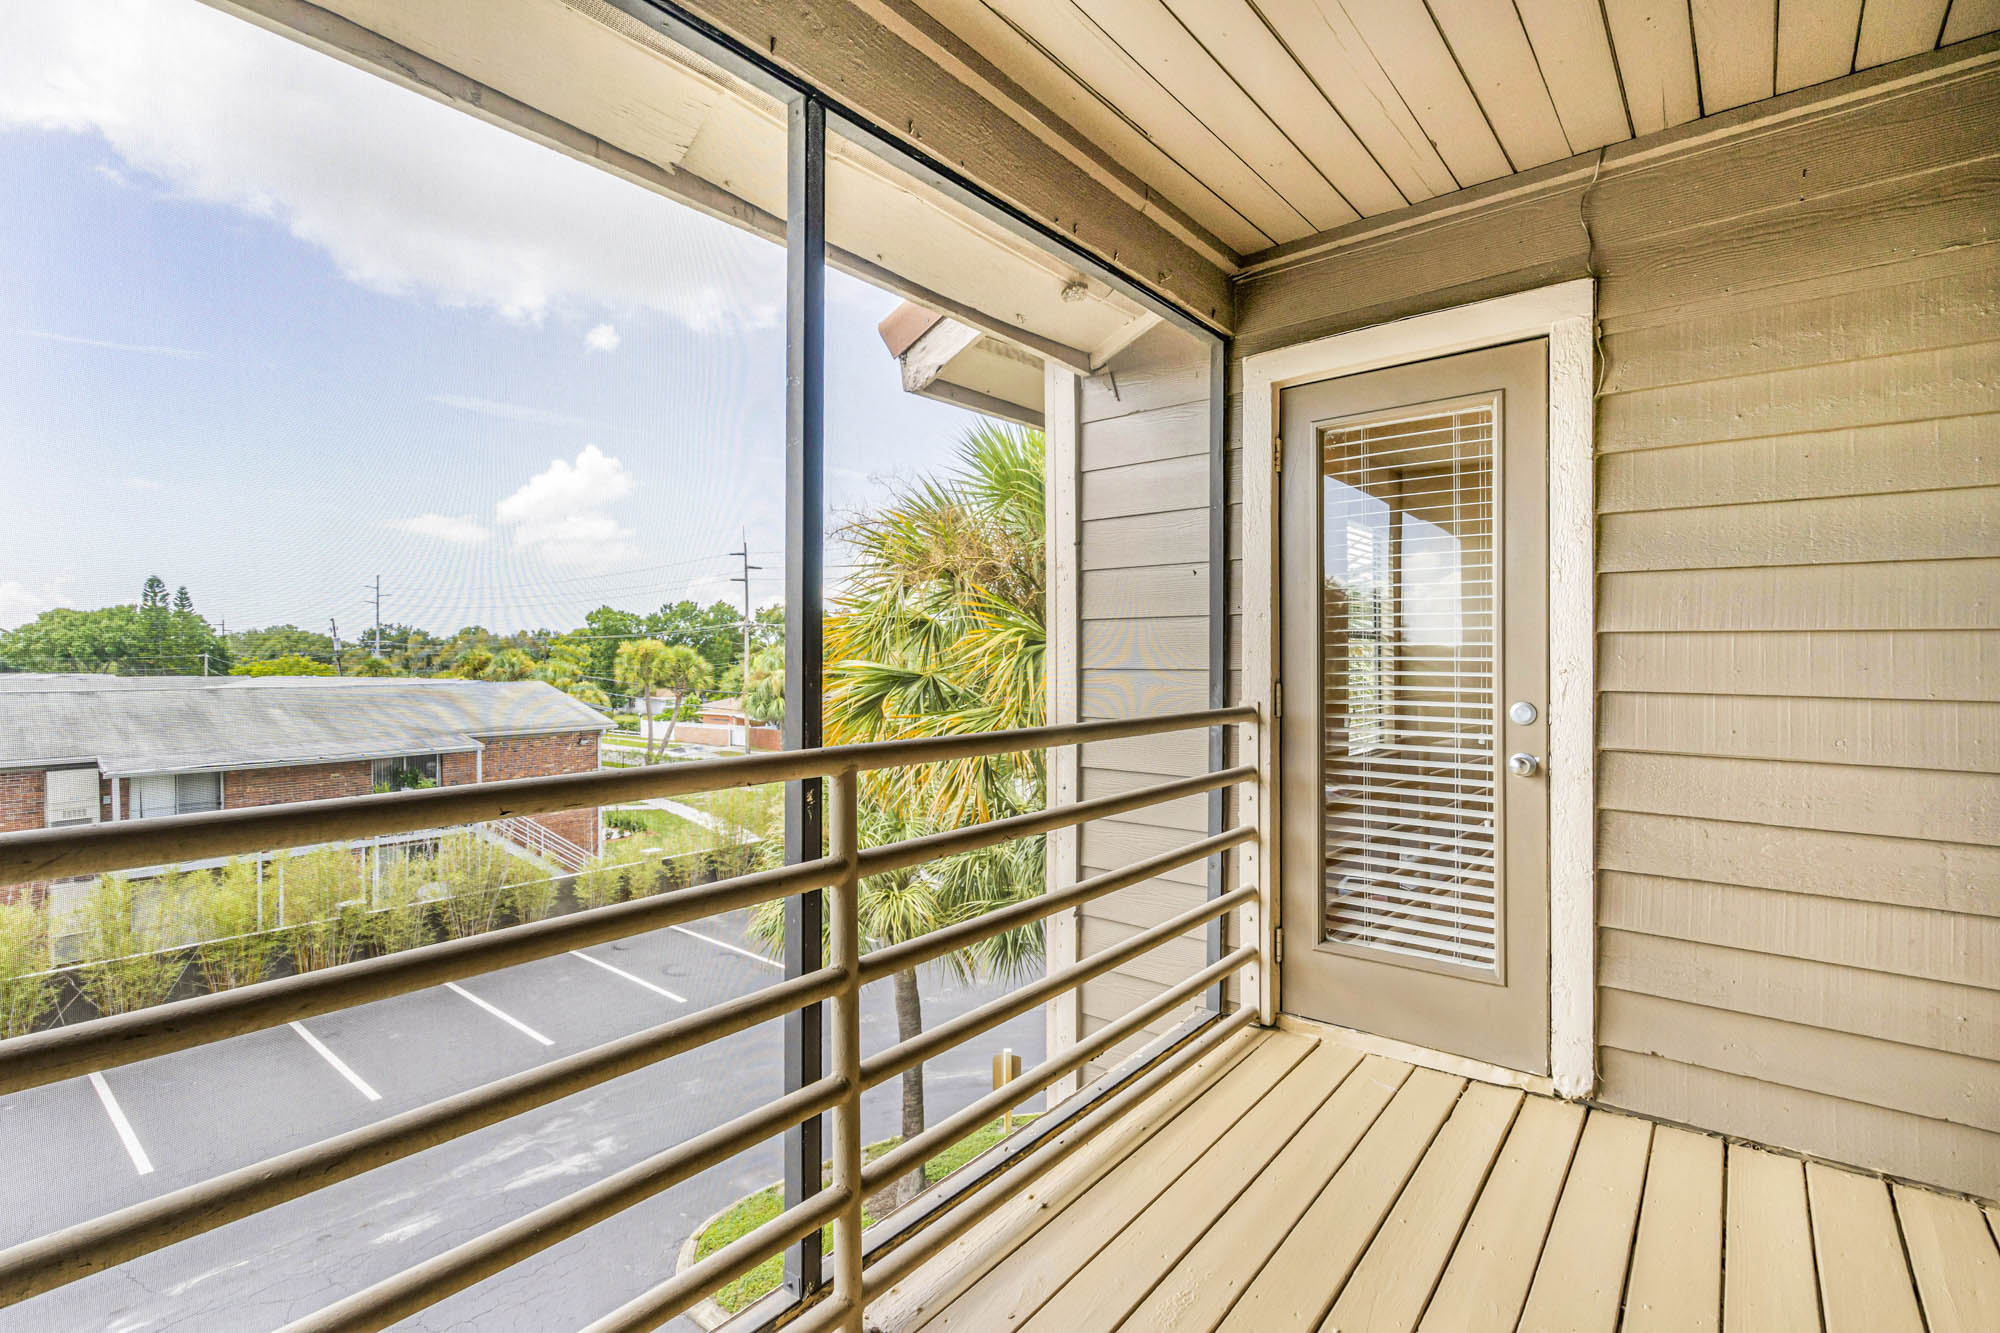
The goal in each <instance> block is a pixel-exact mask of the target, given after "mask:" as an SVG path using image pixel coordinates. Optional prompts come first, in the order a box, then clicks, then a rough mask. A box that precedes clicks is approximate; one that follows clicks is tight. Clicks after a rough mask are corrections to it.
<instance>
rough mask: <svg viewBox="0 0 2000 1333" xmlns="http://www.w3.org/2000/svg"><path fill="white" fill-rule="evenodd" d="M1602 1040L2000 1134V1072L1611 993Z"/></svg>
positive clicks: (1938, 1055)
mask: <svg viewBox="0 0 2000 1333" xmlns="http://www.w3.org/2000/svg"><path fill="white" fill-rule="evenodd" d="M1598 1024H1599V1039H1600V1040H1601V1041H1602V1042H1603V1043H1604V1044H1605V1045H1607V1046H1615V1047H1617V1048H1618V1049H1619V1050H1623V1051H1631V1052H1632V1053H1634V1054H1636V1055H1657V1056H1661V1057H1663V1058H1665V1059H1668V1060H1673V1061H1676V1062H1678V1063H1680V1064H1687V1065H1700V1066H1702V1067H1703V1068H1705V1069H1715V1070H1720V1071H1722V1072H1724V1073H1730V1074H1741V1075H1742V1076H1744V1077H1745V1078H1755V1079H1760V1080H1762V1081H1763V1082H1766V1083H1778V1084H1782V1085H1784V1086H1786V1087H1792V1088H1804V1089H1807V1090H1809V1091H1812V1092H1819V1093H1825V1094H1826V1095H1827V1096H1829V1097H1838V1098H1840V1099H1841V1100H1843V1101H1850V1102H1861V1103H1863V1104H1865V1105H1868V1106H1876V1107H1880V1108H1882V1109H1884V1110H1889V1111H1907V1112H1909V1113H1910V1114H1912V1115H1920V1116H1923V1117H1925V1118H1926V1119H1931V1120H1945V1121H1950V1122H1951V1123H1953V1124H1958V1125H1969V1126H1971V1127H1972V1128H1974V1129H1985V1130H1995V1131H2000V1064H1996V1063H1995V1062H1993V1061H1991V1060H1979V1059H1975V1058H1973V1057H1971V1056H1965V1055H1951V1054H1948V1053H1946V1052H1943V1051H1928V1050H1925V1049H1923V1048H1922V1047H1919V1046H1903V1045H1899V1044H1897V1043H1894V1042H1887V1041H1880V1040H1878V1039H1876V1038H1874V1037H1856V1036H1851V1035H1849V1034H1847V1033H1843V1032H1829V1031H1827V1030H1826V1029H1824V1028H1813V1027H1804V1026H1800V1025H1798V1024H1793V1023H1781V1022H1777V1021H1774V1020H1772V1019H1768V1018H1758V1017H1755V1016H1753V1015H1749V1014H1738V1013H1731V1012H1729V1011H1728V1010H1726V1009H1703V1008H1699V1007H1697V1006H1695V1005H1691V1004H1683V1003H1681V1002H1680V1001H1677V1000H1662V999H1656V998H1654V997H1653V996H1650V995H1635V994H1632V993H1630V992H1627V991H1622V990H1616V989H1607V990H1604V991H1603V992H1602V993H1601V995H1600V997H1599V1006H1598Z"/></svg>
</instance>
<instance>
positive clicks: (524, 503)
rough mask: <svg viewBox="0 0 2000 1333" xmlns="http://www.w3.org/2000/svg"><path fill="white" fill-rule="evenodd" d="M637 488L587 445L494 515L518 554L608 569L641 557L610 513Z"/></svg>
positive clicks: (613, 460) (529, 483)
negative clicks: (507, 531) (523, 552)
mask: <svg viewBox="0 0 2000 1333" xmlns="http://www.w3.org/2000/svg"><path fill="white" fill-rule="evenodd" d="M638 484H639V483H638V482H637V481H636V480H635V479H634V478H633V476H632V474H631V473H630V472H629V471H627V470H626V468H625V465H624V464H623V463H621V462H619V461H618V460H617V459H616V458H613V457H612V456H610V455H609V454H606V453H605V452H604V451H603V450H602V449H599V448H598V447H597V446H596V445H594V444H587V445H585V446H584V447H583V451H582V452H581V453H579V454H577V456H576V461H575V462H574V463H571V462H566V461H564V460H563V459H560V458H557V459H554V460H552V461H551V462H550V463H549V465H548V467H547V468H546V469H545V470H543V471H542V472H539V473H537V474H536V475H535V476H533V477H531V478H529V479H528V481H527V483H526V484H525V485H523V486H522V487H521V489H520V490H518V491H515V492H514V493H513V494H512V495H510V496H508V497H507V498H506V499H504V500H502V501H501V502H500V503H499V504H498V505H496V506H495V507H494V511H493V512H494V515H495V517H497V518H498V519H499V520H500V522H501V523H503V524H505V525H506V526H507V527H508V529H509V530H510V531H511V533H512V536H513V540H514V545H515V546H516V547H517V548H519V549H521V550H529V551H534V552H537V553H538V554H540V555H543V556H545V557H547V558H548V559H550V560H552V561H555V562H557V563H559V564H565V565H577V566H581V567H583V568H585V569H590V570H603V569H611V568H614V567H616V566H618V565H621V564H626V563H629V562H631V561H632V560H633V559H634V558H636V557H637V556H638V555H639V549H638V547H637V546H635V545H634V544H633V541H632V530H631V529H630V528H628V527H626V526H625V525H624V524H623V523H621V522H619V520H618V519H617V518H616V517H615V516H614V515H613V514H612V513H611V511H610V506H611V505H613V504H616V503H617V502H618V501H620V500H622V499H624V498H625V497H626V496H628V495H630V494H631V493H632V492H633V491H634V490H635V489H637V487H638Z"/></svg>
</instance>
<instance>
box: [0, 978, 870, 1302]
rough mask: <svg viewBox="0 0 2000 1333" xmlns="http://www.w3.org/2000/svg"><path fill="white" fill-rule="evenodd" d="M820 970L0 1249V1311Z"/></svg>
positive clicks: (610, 1064)
mask: <svg viewBox="0 0 2000 1333" xmlns="http://www.w3.org/2000/svg"><path fill="white" fill-rule="evenodd" d="M842 981H843V978H842V976H841V972H840V969H838V968H832V967H826V968H821V969H820V970H818V971H816V972H808V973H806V974H805V975H804V976H800V977H794V978H791V979H790V980H787V981H781V982H778V983H777V984H775V985H772V986H766V987H764V988H763V989H762V990H758V991H753V992H751V993H750V994H748V995H743V996H738V997H736V998H734V999H730V1000H725V1001H723V1002H722V1003H720V1004H715V1005H710V1006H709V1007H708V1008H705V1009H702V1010H699V1011H698V1012H695V1013H692V1014H687V1015H685V1016H683V1017H680V1018H676V1019H673V1020H672V1021H670V1022H666V1023H661V1024H658V1025H656V1026H654V1027H650V1028H647V1029H646V1030H644V1031H643V1032H635V1033H632V1034H631V1035H629V1036H625V1037H619V1038H617V1039H616V1040H614V1041H608V1042H605V1043H603V1044H602V1045H599V1046H594V1047H592V1048H591V1049H589V1050H587V1051H578V1052H576V1053H575V1054H574V1055H566V1056H563V1057H562V1058H561V1059H558V1060H552V1061H550V1062H549V1063H548V1064H545V1065H537V1066H536V1067H535V1068H533V1069H527V1070H523V1071H522V1072H520V1073H518V1074H511V1075H509V1076H508V1077H506V1078H502V1079H496V1080H494V1081H493V1082H491V1083H487V1084H483V1085H481V1086H480V1087H477V1088H470V1089H467V1090H466V1091H464V1092H461V1093H456V1094H454V1095H452V1096H450V1097H443V1098H440V1099H438V1100H437V1101H434V1102H430V1103H427V1104H425V1105H423V1106H418V1107H413V1108H412V1109H410V1110H408V1111H404V1112H401V1113H400V1114H397V1115H393V1116H390V1117H389V1118H388V1119H386V1120H380V1121H377V1122H375V1123H374V1124H371V1125H364V1126H362V1127H361V1128H359V1129H353V1130H349V1131H348V1132H346V1133H344V1134H337V1135H335V1136H334V1137H332V1138H330V1139H322V1140H320V1141H319V1142H318V1143H313V1144H308V1145H307V1146H305V1147H302V1148H296V1149H293V1150H292V1151H291V1152H287V1153H281V1154H279V1155H278V1156H276V1157H270V1158H266V1159H265V1160H263V1161H261V1162H256V1163H253V1164H251V1165H249V1166H245V1167H239V1168H237V1169H236V1170H234V1171H228V1172H225V1173H224V1174H222V1175H219V1176H215V1177H213V1178H211V1179H208V1180H204V1181H201V1182H199V1183H197V1184H193V1185H188V1186H185V1187H183V1188H181V1189H177V1190H174V1191H173V1192H172V1193H169V1194H162V1195H159V1196H158V1197H156V1198H151V1199H147V1200H145V1201H143V1202H141V1203H136V1204H133V1205H131V1206H130V1207H127V1208H121V1209H119V1210H118V1211H117V1212H115V1213H107V1214H105V1215H104V1216H102V1217H96V1218H92V1219H91V1220H90V1221H87V1222H80V1223H78V1224H77V1225H75V1226H72V1227H67V1228H65V1229H63V1230H61V1231H57V1232H53V1233H51V1234H49V1235H46V1236H41V1237H37V1238H36V1239H34V1240H30V1241H24V1242H23V1243H21V1244H19V1245H15V1246H13V1247H11V1248H9V1249H7V1250H4V1251H0V1306H4V1305H12V1304H14V1303H15V1302H17V1301H24V1300H27V1299H28V1298H29V1297H31V1296H38V1295H40V1294H41V1293H42V1292H45V1291H50V1290H53V1289H54V1288H56V1287H60V1286H62V1285H63V1284H64V1283H67V1282H74V1281H76V1280H77V1279H78V1278H81V1277H87V1276H88V1275H90V1274H91V1273H95V1272H99V1271H101V1270H103V1269H106V1268H110V1267H112V1266H114V1265H116V1264H121V1263H124V1262H126V1261H128V1260H131V1259H136V1258H138V1257H139V1256H140V1255H143V1254H149V1253H151V1252H152V1251H154V1250H157V1249H161V1248H163V1247H164V1246H167V1245H172V1244H175V1243H176V1242H179V1241H183V1240H186V1239H188V1238H189V1237H191V1236H197V1235H200V1234H201V1233H203V1232H205V1231H212V1230H214V1229H215V1228H216V1227H219V1226H224V1225H226V1224H228V1223H230V1222H234V1221H237V1220H239V1219H241V1218H245V1217H249V1216H251V1215H252V1214H254V1213H257V1212H261V1211H262V1210H264V1209H266V1208H271V1207H275V1206H276V1205H278V1204H281V1203H284V1202H286V1201H287V1200H290V1199H296V1198H299V1197H300V1196H302V1195H306V1194H310V1193H312V1192H313V1191H315V1190H319V1189H324V1188H326V1187H327V1186H329V1185H334V1184H337V1183H339V1182H340V1181H343V1180H347V1179H350V1178H352V1177H354V1176H358V1175H360V1174H362V1173H363V1172H365V1171H371V1170H373V1169H374V1168H376V1167H378V1166H384V1165H387V1164H388V1163H390V1162H394V1161H398V1160H400V1159H402V1158H404V1157H408V1156H411V1155H412V1154H414V1153H418V1152H422V1151H423V1150H424V1149H426V1148H431V1147H435V1146H436V1145H438V1144H440V1143H445V1142H448V1141H450V1140H452V1139H455V1138H458V1137H460V1136H462V1135H465V1134H469V1133H472V1132H473V1131H474V1130H478V1129H484V1128H485V1127H486V1126H488V1125H492V1124H497V1123H498V1122H500V1121H502V1120H505V1119H508V1118H509V1117H512V1116H517V1115H520V1114H522V1113H523V1112H525V1111H531V1110H533V1109H535V1108H536V1107H538V1106H546V1105H548V1104H549V1103H550V1102H553V1101H557V1100H559V1099H561V1098H563V1097H567V1096H569V1095H571V1094H572V1093H576V1092H580V1091H582V1090H584V1089H585V1088H590V1087H594V1086H596V1085H597V1084H599V1083H604V1082H607V1081H609V1080H611V1079H614V1078H618V1077H621V1076H622V1075H625V1074H629V1073H633V1072H635V1071H637V1070H639V1069H643V1068H645V1067H647V1066H649V1065H653V1064H657V1063H658V1062H660V1061H662V1060H667V1059H671V1058H672V1057H674V1056H676V1055H680V1054H683V1053H684V1052H687V1051H691V1050H694V1049H696V1048H698V1047H700V1046H704V1045H706V1044H708V1043H709V1042H712V1041H718V1040H720V1039H722V1038H724V1037H727V1036H730V1035H732V1034H733V1033H737V1032H741V1031H743V1030H744V1029H745V1028H750V1027H755V1026H756V1025H758V1024H759V1023H767V1022H770V1021H771V1020H773V1019H776V1018H780V1017H783V1016H784V1015H785V1014H788V1013H792V1012H794V1011H796V1010H799V1009H803V1008H804V1007H806V1006H807V1005H810V1004H817V1003H819V1002H821V1001H823V1000H828V999H831V998H832V997H833V995H834V994H835V993H836V992H837V991H839V989H840V987H841V984H842Z"/></svg>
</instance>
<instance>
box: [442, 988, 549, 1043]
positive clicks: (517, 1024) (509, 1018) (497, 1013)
mask: <svg viewBox="0 0 2000 1333" xmlns="http://www.w3.org/2000/svg"><path fill="white" fill-rule="evenodd" d="M444 988H445V989H446V990H449V991H457V992H458V993H459V994H460V995H463V996H464V997H465V998H466V999H468V1000H470V1001H472V1002H473V1003H474V1004H476V1005H478V1006H479V1007H480V1008H481V1009H484V1010H485V1011H486V1012H487V1013H489V1014H491V1015H493V1016H494V1017H495V1018H497V1019H499V1020H500V1021H501V1022H502V1023H505V1024H506V1025H507V1026H508V1027H512V1028H519V1029H520V1030H521V1031H522V1032H525V1033H527V1034H528V1035H529V1036H530V1037H533V1038H534V1039H535V1040H536V1041H538V1042H540V1043H541V1044H542V1045H544V1046H553V1045H555V1043H554V1042H552V1041H550V1040H549V1039H548V1038H547V1037H544V1036H543V1035H542V1034H541V1033H539V1032H537V1031H535V1030H534V1029H533V1028H531V1027H529V1026H528V1025H527V1024H526V1023H523V1022H522V1021H521V1020H520V1019H518V1018H516V1017H514V1015H512V1014H510V1013H508V1012H507V1011H506V1010H505V1009H501V1008H499V1007H498V1006H496V1005H491V1004H488V1003H487V1002H486V1001H484V1000H482V999H480V998H479V997H478V996H477V995H474V994H473V993H472V992H471V991H469V990H467V989H466V988H465V987H463V986H461V985H459V984H458V983H457V982H456V981H447V982H445V983H444Z"/></svg>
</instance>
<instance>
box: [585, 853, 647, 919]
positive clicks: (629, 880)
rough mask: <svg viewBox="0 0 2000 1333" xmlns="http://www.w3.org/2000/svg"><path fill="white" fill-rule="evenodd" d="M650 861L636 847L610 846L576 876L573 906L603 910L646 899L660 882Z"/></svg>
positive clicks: (593, 858) (645, 854) (592, 859)
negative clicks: (609, 905) (604, 907)
mask: <svg viewBox="0 0 2000 1333" xmlns="http://www.w3.org/2000/svg"><path fill="white" fill-rule="evenodd" d="M651 860H652V857H651V854H650V853H648V852H647V851H646V850H645V849H644V848H642V847H640V846H638V845H637V844H636V843H633V842H630V841H625V842H614V843H612V844H611V845H610V846H608V847H606V848H605V849H604V851H603V853H602V854H601V855H598V856H595V857H592V858H591V860H590V863H589V865H587V866H586V867H585V868H584V869H583V870H581V871H579V872H578V874H577V877H576V882H575V893H576V905H577V906H578V907H584V908H589V907H603V906H605V905H607V904H609V903H618V902H624V901H625V900H626V899H627V898H643V897H645V896H646V895H647V894H648V893H650V892H652V890H653V885H654V884H655V883H656V882H657V881H658V878H659V870H658V869H657V868H656V867H655V866H654V865H652V864H651Z"/></svg>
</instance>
